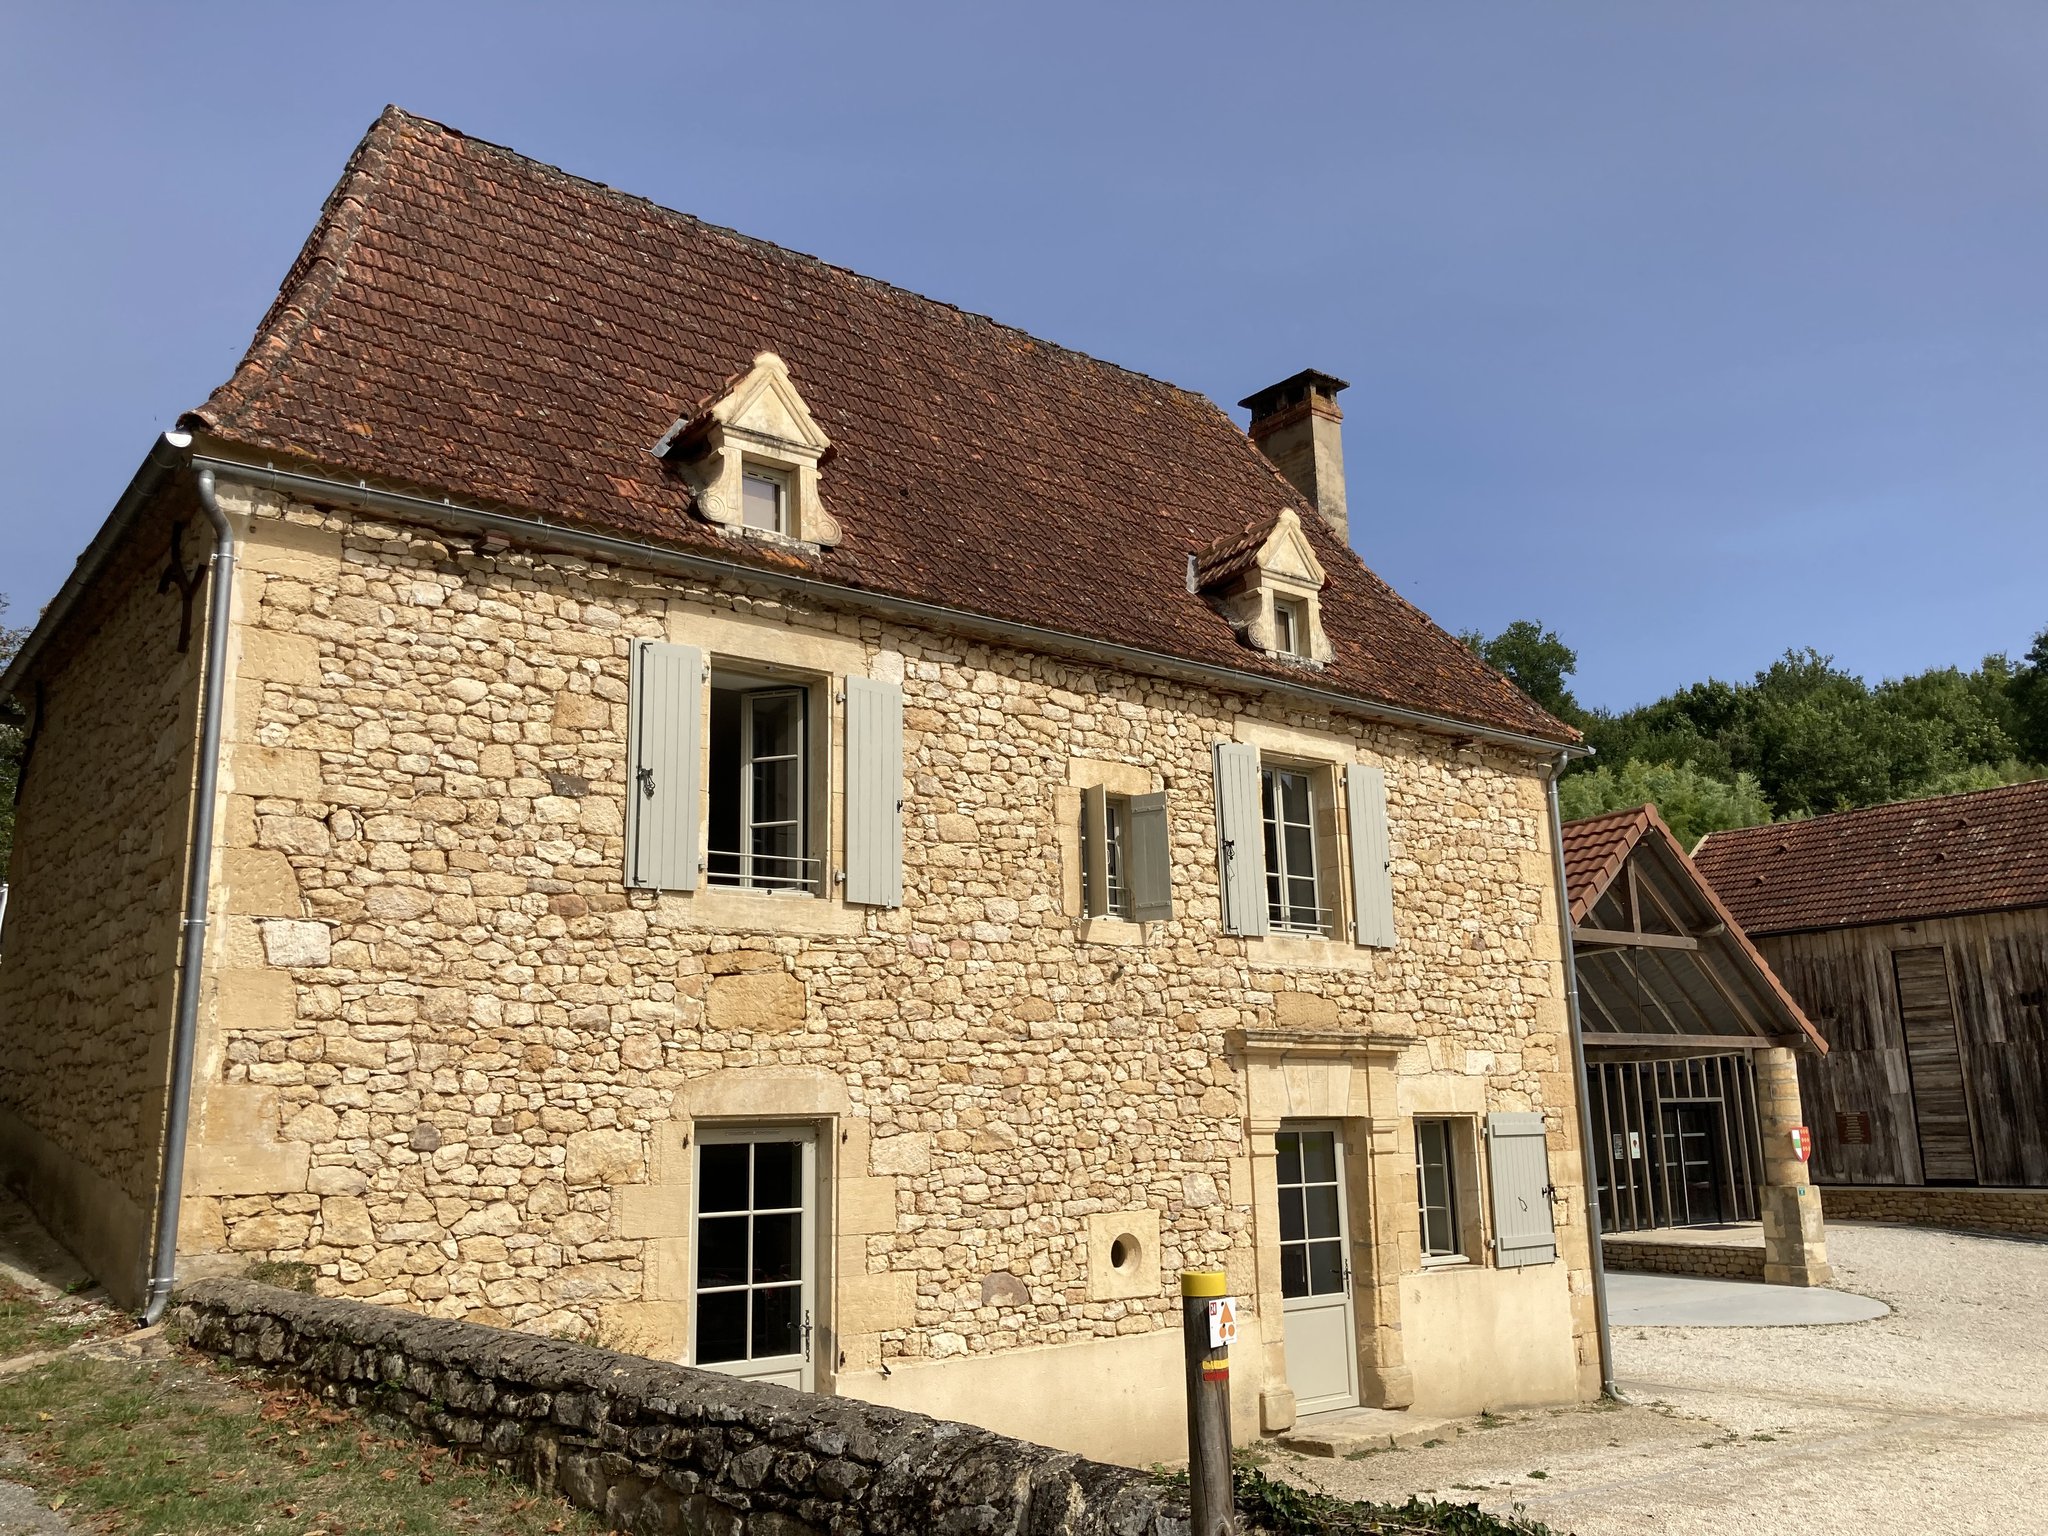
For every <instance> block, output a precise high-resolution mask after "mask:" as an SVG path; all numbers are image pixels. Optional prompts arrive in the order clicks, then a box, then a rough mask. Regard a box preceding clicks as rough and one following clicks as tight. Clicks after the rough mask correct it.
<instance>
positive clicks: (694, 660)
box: [626, 640, 704, 891]
mask: <svg viewBox="0 0 2048 1536" xmlns="http://www.w3.org/2000/svg"><path fill="white" fill-rule="evenodd" d="M628 697H629V698H630V700H631V703H630V704H629V705H628V707H627V729H626V737H627V740H626V884H627V885H629V886H633V887H635V888H637V889H640V890H647V891H694V890H695V889H697V866H698V864H699V862H700V857H699V848H698V829H699V826H700V824H701V817H702V810H703V807H702V805H701V803H700V802H701V798H702V797H701V796H700V795H699V793H698V769H699V764H700V762H701V760H702V755H703V745H704V653H703V652H702V651H700V650H698V649H697V647H695V646H694V645H669V644H667V643H665V642H663V641H660V640H642V641H639V642H638V643H637V644H635V645H634V647H633V655H632V668H631V691H630V693H629V695H628Z"/></svg>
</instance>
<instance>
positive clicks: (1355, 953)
mask: <svg viewBox="0 0 2048 1536" xmlns="http://www.w3.org/2000/svg"><path fill="white" fill-rule="evenodd" d="M1234 734H1235V736H1236V738H1237V740H1238V741H1240V742H1243V743H1244V744H1245V745H1246V746H1250V747H1257V748H1258V749H1259V763H1260V766H1261V767H1262V768H1263V767H1264V766H1265V763H1266V760H1267V759H1268V758H1269V757H1270V758H1273V759H1276V760H1279V761H1281V762H1284V763H1285V764H1286V765H1287V766H1289V767H1302V768H1308V769H1310V770H1312V771H1314V772H1315V773H1317V774H1318V775H1320V776H1321V781H1320V782H1319V784H1318V786H1317V787H1318V790H1319V791H1320V792H1321V793H1320V798H1321V799H1323V800H1324V801H1325V802H1326V805H1325V808H1324V810H1323V811H1322V813H1321V814H1322V815H1324V816H1326V817H1328V818H1329V824H1328V826H1327V832H1326V833H1324V832H1319V833H1318V836H1317V839H1316V853H1317V858H1318V860H1319V862H1320V863H1321V865H1322V869H1321V877H1320V885H1321V890H1320V891H1319V893H1318V896H1317V899H1318V900H1319V901H1320V902H1321V903H1322V904H1323V905H1324V906H1326V907H1328V908H1329V909H1330V926H1329V930H1328V932H1327V933H1325V934H1324V935H1322V936H1321V937H1317V936H1315V935H1311V934H1298V933H1268V934H1262V935H1257V936H1251V937H1247V938H1246V939H1245V940H1244V941H1243V942H1244V947H1245V958H1246V959H1247V960H1248V961H1249V962H1250V963H1251V964H1252V966H1253V967H1255V968H1257V969H1261V970H1264V969H1273V970H1322V971H1364V972H1370V971H1372V970H1373V969H1374V967H1375V965H1376V963H1377V962H1376V960H1375V958H1374V957H1375V956H1376V955H1377V954H1378V953H1379V951H1376V950H1372V949H1368V948H1365V947H1363V946H1361V945H1358V944H1354V943H1353V942H1352V941H1351V918H1352V914H1351V875H1350V870H1351V825H1350V815H1349V810H1350V808H1349V807H1348V806H1340V804H1339V795H1340V793H1341V791H1340V790H1339V788H1338V785H1339V783H1340V782H1341V781H1342V779H1343V777H1344V775H1343V772H1342V770H1343V768H1344V767H1345V765H1346V764H1348V763H1353V762H1360V761H1366V760H1367V759H1365V758H1363V757H1361V755H1360V753H1359V752H1358V750H1357V748H1358V742H1357V740H1356V739H1355V738H1352V737H1345V736H1334V735H1327V734H1324V733H1321V732H1317V731H1304V730H1299V729H1296V728H1294V727H1292V726H1284V725H1268V724H1265V723H1264V722H1261V721H1256V720H1246V719H1239V721H1238V722H1237V728H1236V731H1235V732H1234ZM1389 819H1391V808H1390V817H1389ZM1390 832H1391V829H1390Z"/></svg>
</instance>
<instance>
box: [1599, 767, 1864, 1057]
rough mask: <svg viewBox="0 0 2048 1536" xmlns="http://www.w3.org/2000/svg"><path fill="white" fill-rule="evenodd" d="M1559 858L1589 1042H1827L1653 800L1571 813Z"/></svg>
mask: <svg viewBox="0 0 2048 1536" xmlns="http://www.w3.org/2000/svg"><path fill="white" fill-rule="evenodd" d="M1564 862H1565V888H1566V892H1567V895H1568V898H1569V900H1570V903H1571V920H1572V938H1573V943H1572V955H1573V959H1574V962H1575V963H1576V965H1577V967H1578V973H1579V994H1580V1001H1581V1003H1582V1005H1583V1006H1582V1007H1581V1009H1580V1015H1581V1020H1582V1022H1583V1024H1584V1027H1585V1036H1586V1043H1587V1044H1588V1045H1589V1046H1597V1045H1599V1044H1601V1037H1602V1036H1603V1035H1606V1036H1610V1037H1625V1039H1617V1040H1614V1041H1613V1042H1612V1043H1613V1044H1615V1045H1617V1046H1620V1045H1622V1044H1624V1043H1626V1044H1627V1045H1628V1046H1629V1047H1630V1048H1632V1049H1643V1048H1647V1047H1652V1046H1660V1045H1661V1046H1663V1047H1665V1048H1668V1049H1674V1050H1685V1049H1688V1048H1689V1046H1688V1041H1689V1040H1701V1039H1708V1040H1723V1041H1728V1040H1740V1039H1743V1038H1750V1039H1754V1040H1756V1041H1757V1042H1758V1043H1759V1044H1762V1043H1771V1044H1783V1045H1802V1046H1808V1047H1811V1048H1813V1049H1815V1050H1820V1051H1825V1050H1826V1049H1827V1042H1826V1041H1825V1040H1823V1039H1822V1038H1821V1035H1820V1032H1819V1031H1818V1030H1816V1029H1815V1028H1814V1027H1813V1025H1812V1023H1811V1022H1809V1021H1808V1019H1807V1017H1806V1014H1805V1013H1804V1012H1803V1011H1802V1010H1801V1009H1800V1007H1799V1004H1798V1003H1796V1002H1794V1001H1793V1000H1792V995H1791V994H1790V993H1789V992H1787V991H1786V990H1785V987H1784V984H1783V983H1781V982H1780V981H1779V980H1778V978H1777V975H1776V974H1775V973H1774V972H1773V971H1772V970H1771V968H1770V965H1769V963H1768V962H1766V961H1765V959H1764V957H1763V956H1762V955H1761V954H1759V953H1758V952H1757V949H1756V946H1755V945H1754V944H1752V943H1750V941H1749V936H1748V935H1747V934H1746V933H1744V932H1743V929H1742V925H1741V924H1740V923H1738V922H1737V921H1736V920H1735V918H1734V916H1733V915H1732V914H1731V913H1730V912H1729V911H1728V908H1727V907H1726V906H1725V905H1724V904H1723V903H1722V901H1721V900H1720V898H1719V896H1718V895H1717V894H1716V893H1715V890H1714V887H1713V886H1712V885H1711V884H1710V883H1709V882H1708V880H1707V878H1706V876H1705V875H1703V874H1702V873H1701V872H1700V870H1699V867H1698V866H1697V865H1695V864H1694V863H1693V861H1692V860H1691V859H1690V858H1688V857H1687V856H1686V852H1685V849H1684V848H1683V847H1681V846H1680V845H1679V842H1678V839H1677V838H1676V837H1675V836H1673V835H1672V832H1671V829H1670V828H1669V827H1667V826H1666V825H1665V824H1664V820H1663V818H1662V817H1660V816H1659V815H1658V814H1657V810H1656V807H1655V806H1650V805H1643V806H1638V807H1636V808H1635V809H1633V810H1624V811H1610V812H1608V813H1607V814H1605V815H1602V816H1589V817H1587V818H1585V819H1584V820H1581V821H1571V822H1566V823H1565V825H1564Z"/></svg>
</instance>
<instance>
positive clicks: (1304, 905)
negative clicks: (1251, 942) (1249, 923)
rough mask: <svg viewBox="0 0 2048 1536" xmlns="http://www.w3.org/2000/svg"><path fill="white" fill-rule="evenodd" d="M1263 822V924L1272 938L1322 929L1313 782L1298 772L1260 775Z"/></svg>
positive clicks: (1274, 770) (1266, 771) (1286, 770)
mask: <svg viewBox="0 0 2048 1536" xmlns="http://www.w3.org/2000/svg"><path fill="white" fill-rule="evenodd" d="M1260 778H1261V780H1262V784H1261V793H1262V798H1263V802H1264V811H1265V822H1266V921H1267V924H1268V926H1269V927H1270V928H1271V929H1272V930H1273V931H1274V932H1276V933H1322V932H1323V931H1324V930H1325V927H1326V924H1325V922H1324V912H1323V903H1322V898H1321V881H1320V879H1319V878H1318V872H1317V868H1316V865H1317V859H1316V804H1315V784H1314V780H1313V777H1312V776H1311V775H1310V774H1309V773H1308V772H1306V771H1305V770H1302V769H1299V768H1273V767H1268V768H1264V769H1262V770H1261V772H1260Z"/></svg>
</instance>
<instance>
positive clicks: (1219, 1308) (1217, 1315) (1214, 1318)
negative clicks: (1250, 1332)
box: [1209, 1296, 1237, 1349]
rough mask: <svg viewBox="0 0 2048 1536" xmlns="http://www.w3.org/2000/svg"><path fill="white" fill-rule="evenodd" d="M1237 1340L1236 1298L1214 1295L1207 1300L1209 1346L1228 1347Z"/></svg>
mask: <svg viewBox="0 0 2048 1536" xmlns="http://www.w3.org/2000/svg"><path fill="white" fill-rule="evenodd" d="M1236 1342H1237V1298H1236V1297H1235V1296H1215V1297H1211V1298H1210V1301H1209V1347H1210V1348H1211V1349H1228V1348H1229V1347H1230V1346H1231V1345H1233V1344H1235V1343H1236Z"/></svg>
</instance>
